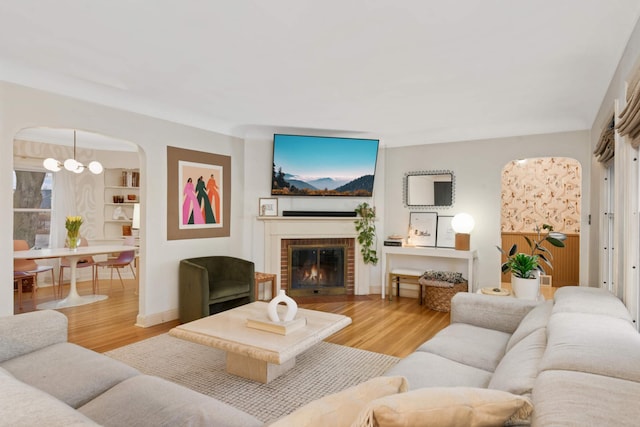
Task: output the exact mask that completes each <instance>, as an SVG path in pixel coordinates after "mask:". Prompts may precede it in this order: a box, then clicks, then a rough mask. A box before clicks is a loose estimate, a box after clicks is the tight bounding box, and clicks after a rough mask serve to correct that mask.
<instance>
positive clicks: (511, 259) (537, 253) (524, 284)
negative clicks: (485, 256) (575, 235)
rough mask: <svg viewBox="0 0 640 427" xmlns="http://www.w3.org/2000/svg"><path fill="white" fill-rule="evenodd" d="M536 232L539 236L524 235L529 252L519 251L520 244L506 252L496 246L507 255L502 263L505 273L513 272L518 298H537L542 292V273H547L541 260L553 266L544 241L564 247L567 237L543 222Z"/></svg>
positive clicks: (514, 289)
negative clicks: (543, 244) (533, 237)
mask: <svg viewBox="0 0 640 427" xmlns="http://www.w3.org/2000/svg"><path fill="white" fill-rule="evenodd" d="M534 230H535V232H536V233H537V235H538V237H537V238H535V239H533V240H532V239H530V238H529V237H527V236H523V237H524V239H525V240H526V242H527V244H528V245H529V253H528V254H526V253H521V252H518V245H516V244H514V245H513V246H511V249H510V250H509V252H508V253H506V252H505V251H504V250H503V249H502V248H501V247H499V246H496V247H497V248H498V250H499V251H500V253H502V254H504V255H505V256H506V257H507V260H506V261H505V262H504V263H503V264H502V266H501V269H502V272H503V273H506V272H511V287H512V289H513V293H514V295H515V296H516V297H517V298H524V299H537V298H538V295H539V293H540V273H542V274H546V272H545V270H544V268H543V267H542V265H541V263H540V262H539V261H542V262H544V263H545V264H546V265H547V266H548V267H550V268H553V265H552V264H551V259H552V257H553V255H552V254H551V252H550V251H549V249H547V248H545V247H544V246H542V243H543V242H549V244H551V245H553V246H555V247H557V248H563V247H564V243H563V242H562V241H563V240H565V239H566V237H567V236H566V235H565V234H564V233H559V232H556V231H553V226H551V225H549V224H543V225H542V228H540V227H539V226H538V225H536V226H535V229H534Z"/></svg>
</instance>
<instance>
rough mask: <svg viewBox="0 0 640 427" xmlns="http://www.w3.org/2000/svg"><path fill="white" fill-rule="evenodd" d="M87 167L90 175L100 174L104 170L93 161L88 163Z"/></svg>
mask: <svg viewBox="0 0 640 427" xmlns="http://www.w3.org/2000/svg"><path fill="white" fill-rule="evenodd" d="M87 167H88V168H89V171H91V173H93V174H96V175H98V174H101V173H102V171H103V170H104V168H103V167H102V164H101V163H100V162H98V161H95V160H94V161H93V162H91V163H89V166H87Z"/></svg>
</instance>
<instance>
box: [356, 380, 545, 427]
mask: <svg viewBox="0 0 640 427" xmlns="http://www.w3.org/2000/svg"><path fill="white" fill-rule="evenodd" d="M532 410H533V406H532V405H531V402H530V401H529V400H528V399H527V398H525V397H522V396H517V395H515V394H511V393H507V392H504V391H500V390H489V389H484V388H472V387H433V388H421V389H417V390H412V391H410V392H407V393H402V394H397V395H393V396H387V397H383V398H380V399H377V400H375V401H373V402H371V404H370V405H368V406H367V407H366V408H364V409H363V410H362V412H361V413H360V414H359V415H358V418H357V420H356V421H355V422H354V423H353V424H352V427H401V426H428V427H440V426H442V427H458V426H459V427H482V426H499V425H504V424H505V423H507V422H509V423H517V420H523V421H524V420H526V419H527V418H528V417H529V416H530V415H531V412H532Z"/></svg>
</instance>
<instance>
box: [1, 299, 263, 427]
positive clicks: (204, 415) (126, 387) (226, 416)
mask: <svg viewBox="0 0 640 427" xmlns="http://www.w3.org/2000/svg"><path fill="white" fill-rule="evenodd" d="M0 425H2V426H4V425H6V426H36V425H42V426H45V425H46V426H80V425H104V426H183V425H189V426H211V425H215V426H230V427H241V426H261V425H263V423H262V422H261V421H259V420H258V419H256V418H254V417H253V416H251V415H248V414H246V413H244V412H242V411H239V410H238V409H235V408H233V407H231V406H229V405H227V404H225V403H222V402H219V401H217V400H215V399H213V398H211V397H208V396H205V395H203V394H200V393H197V392H195V391H192V390H190V389H188V388H185V387H182V386H179V385H177V384H174V383H172V382H169V381H165V380H163V379H160V378H157V377H152V376H148V375H142V374H141V373H140V372H138V371H137V370H135V369H133V368H132V367H130V366H127V365H125V364H123V363H120V362H118V361H116V360H113V359H111V358H109V357H107V356H103V355H101V354H99V353H96V352H93V351H91V350H87V349H85V348H83V347H80V346H77V345H75V344H71V343H68V342H67V317H66V316H65V315H63V314H61V313H59V312H56V311H53V310H45V311H36V312H32V313H26V314H20V315H17V316H8V317H2V318H0Z"/></svg>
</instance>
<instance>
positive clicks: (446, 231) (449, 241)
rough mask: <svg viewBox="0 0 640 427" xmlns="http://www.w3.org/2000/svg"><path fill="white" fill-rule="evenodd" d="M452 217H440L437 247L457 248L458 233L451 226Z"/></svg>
mask: <svg viewBox="0 0 640 427" xmlns="http://www.w3.org/2000/svg"><path fill="white" fill-rule="evenodd" d="M452 220H453V217H452V216H441V215H438V230H437V231H436V247H438V248H454V247H455V246H456V232H455V231H454V229H453V227H452V226H451V221H452Z"/></svg>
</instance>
